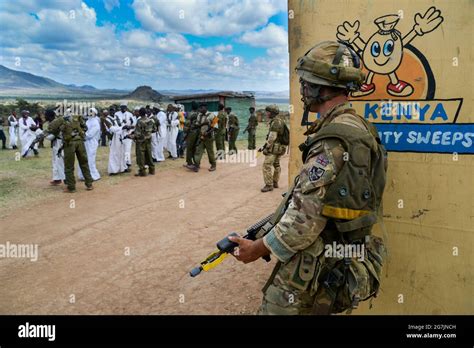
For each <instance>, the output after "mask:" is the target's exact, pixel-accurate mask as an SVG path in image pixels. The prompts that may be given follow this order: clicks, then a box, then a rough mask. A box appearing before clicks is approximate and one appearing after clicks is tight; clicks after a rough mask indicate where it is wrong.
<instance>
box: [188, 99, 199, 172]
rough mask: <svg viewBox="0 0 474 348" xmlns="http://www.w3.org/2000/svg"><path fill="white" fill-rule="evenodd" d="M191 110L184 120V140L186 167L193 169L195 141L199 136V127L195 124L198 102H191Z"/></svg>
mask: <svg viewBox="0 0 474 348" xmlns="http://www.w3.org/2000/svg"><path fill="white" fill-rule="evenodd" d="M191 109H192V110H191V112H190V113H189V116H188V117H187V118H186V121H185V122H184V140H185V141H186V164H185V165H184V166H185V167H186V168H188V169H194V155H195V153H196V143H197V141H198V138H199V127H198V126H197V124H196V122H197V117H198V114H199V112H198V104H197V103H196V102H195V101H193V102H192V103H191Z"/></svg>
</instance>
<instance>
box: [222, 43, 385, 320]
mask: <svg viewBox="0 0 474 348" xmlns="http://www.w3.org/2000/svg"><path fill="white" fill-rule="evenodd" d="M296 71H297V74H298V75H299V76H300V83H301V93H302V95H303V101H304V104H305V114H304V115H303V120H307V115H308V112H310V111H311V112H318V113H320V115H321V118H320V120H319V121H317V122H315V123H314V124H312V125H311V127H310V128H309V129H308V131H307V132H306V133H305V134H306V135H307V136H308V137H307V140H306V141H305V143H303V144H301V146H300V149H301V150H302V152H303V167H302V169H301V172H300V175H299V176H298V177H296V179H295V182H294V184H293V185H292V187H291V188H290V191H289V193H290V194H289V195H287V196H286V197H285V200H284V202H283V203H282V204H280V207H279V209H278V210H277V212H276V214H275V215H274V221H273V222H274V227H273V228H271V227H270V228H269V232H268V234H266V235H265V236H264V237H263V238H262V239H257V240H256V241H250V240H247V239H242V238H239V237H236V238H233V237H232V238H231V240H233V241H234V242H237V243H239V249H238V253H235V256H236V257H237V258H238V259H239V260H241V261H243V262H245V263H248V262H252V261H254V260H256V259H258V258H260V257H261V256H264V255H267V254H270V253H271V254H272V255H273V256H275V257H276V258H277V259H278V262H277V265H276V267H275V269H274V271H273V273H272V275H271V276H270V279H269V280H268V282H267V284H266V285H265V287H264V289H263V292H264V297H263V302H262V305H261V307H260V310H259V313H260V314H331V313H339V312H342V311H344V310H348V311H350V310H351V309H352V308H356V307H357V305H358V302H359V301H363V300H366V299H369V298H371V297H374V296H375V295H376V293H377V291H378V288H379V284H380V273H381V268H382V262H383V257H382V256H383V255H384V247H383V243H382V240H381V239H380V238H377V237H375V236H372V235H371V229H372V225H374V224H375V223H376V222H377V221H378V219H381V217H382V209H381V200H382V194H383V190H384V186H385V171H386V153H385V150H384V148H383V146H382V145H381V144H380V139H378V134H377V131H376V129H375V127H374V126H373V125H371V124H370V123H369V122H368V121H366V120H365V119H364V118H363V117H361V116H359V115H358V114H357V113H356V112H355V110H354V109H353V108H351V106H350V104H349V103H348V98H347V96H348V93H349V92H350V91H354V90H357V89H358V88H360V84H361V83H362V82H363V81H364V75H363V73H362V72H361V70H360V62H359V60H358V57H357V55H356V54H355V52H353V51H352V50H351V49H350V48H349V47H347V46H345V45H343V44H340V43H337V42H332V41H325V42H322V43H320V44H318V45H316V46H314V47H313V48H312V49H310V50H309V51H308V52H307V53H306V54H305V55H304V56H303V57H301V58H300V59H299V60H298V63H297V68H296ZM333 242H334V243H337V244H339V245H343V246H352V245H359V246H361V245H363V246H364V247H365V254H364V255H362V256H363V260H361V258H354V257H349V256H348V255H346V254H344V255H338V256H337V257H336V256H334V255H331V253H329V254H328V253H327V251H328V250H330V249H328V246H331V245H332V243H333ZM359 256H360V255H359Z"/></svg>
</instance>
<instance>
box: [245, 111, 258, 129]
mask: <svg viewBox="0 0 474 348" xmlns="http://www.w3.org/2000/svg"><path fill="white" fill-rule="evenodd" d="M257 126H258V121H257V116H255V113H253V114H250V117H249V124H248V126H247V129H249V130H250V129H255V128H257Z"/></svg>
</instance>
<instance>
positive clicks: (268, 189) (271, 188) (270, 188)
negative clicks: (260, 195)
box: [260, 185, 273, 192]
mask: <svg viewBox="0 0 474 348" xmlns="http://www.w3.org/2000/svg"><path fill="white" fill-rule="evenodd" d="M260 191H262V192H269V191H273V187H271V186H269V185H265V186H264V187H263V188H262V189H261V190H260Z"/></svg>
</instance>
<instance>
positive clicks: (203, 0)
mask: <svg viewBox="0 0 474 348" xmlns="http://www.w3.org/2000/svg"><path fill="white" fill-rule="evenodd" d="M132 7H133V9H134V10H135V15H136V18H137V19H138V20H139V21H140V23H141V24H142V25H143V27H144V28H145V29H147V30H151V31H154V32H179V33H184V34H193V35H200V36H222V35H234V34H240V33H241V32H242V31H245V30H252V29H254V28H257V27H259V26H262V25H265V24H266V23H267V22H268V19H269V18H270V17H271V16H273V15H275V14H276V13H278V12H280V11H284V10H286V1H283V0H258V1H256V0H220V1H216V0H174V1H169V0H155V1H151V0H134V2H133V4H132Z"/></svg>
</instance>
